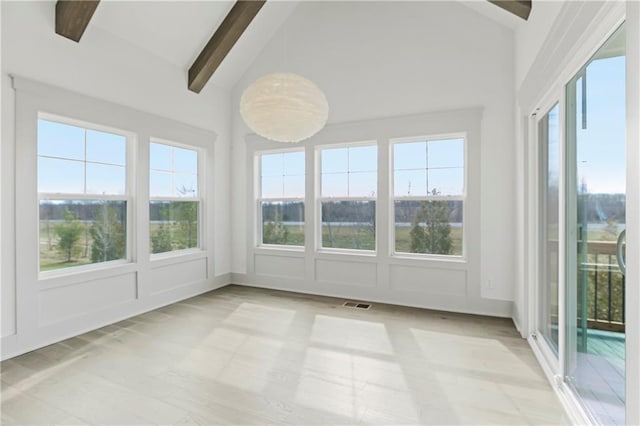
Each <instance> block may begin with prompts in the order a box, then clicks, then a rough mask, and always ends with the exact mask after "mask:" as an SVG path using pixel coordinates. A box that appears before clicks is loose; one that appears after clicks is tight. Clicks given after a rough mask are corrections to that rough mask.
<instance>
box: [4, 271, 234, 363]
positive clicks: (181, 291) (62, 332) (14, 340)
mask: <svg viewBox="0 0 640 426" xmlns="http://www.w3.org/2000/svg"><path fill="white" fill-rule="evenodd" d="M229 284H231V273H227V274H222V275H218V276H216V277H214V278H213V280H210V281H203V282H199V283H195V284H191V285H186V286H180V287H177V288H176V289H173V290H170V291H168V292H164V293H160V294H158V295H156V296H158V297H155V298H153V299H152V300H151V301H144V302H145V303H136V304H134V303H130V304H129V305H128V306H127V307H126V308H125V309H119V311H120V312H119V313H118V314H113V313H112V312H110V310H105V311H102V312H98V313H96V314H95V316H92V318H91V319H90V320H88V321H87V322H88V323H89V325H84V324H83V325H82V326H80V327H78V326H77V325H76V324H77V323H78V322H79V321H78V318H73V324H71V325H70V323H69V322H62V323H56V324H54V325H52V326H45V327H40V328H39V329H38V330H37V332H36V334H35V335H32V336H21V335H19V334H12V335H8V336H5V337H2V339H1V340H0V345H1V347H2V361H4V360H7V359H10V358H13V357H16V356H18V355H22V354H24V353H27V352H31V351H34V350H36V349H40V348H43V347H45V346H48V345H52V344H54V343H57V342H60V341H62V340H65V339H69V338H71V337H75V336H78V335H81V334H84V333H88V332H90V331H93V330H97V329H99V328H102V327H105V326H108V325H110V324H114V323H117V322H119V321H123V320H126V319H128V318H131V317H134V316H136V315H140V314H144V313H145V312H149V311H153V310H154V309H158V308H162V307H163V306H167V305H171V304H172V303H176V302H180V301H182V300H185V299H189V298H191V297H194V296H198V295H200V294H203V293H207V292H209V291H212V290H217V289H220V288H222V287H226V286H227V285H229Z"/></svg>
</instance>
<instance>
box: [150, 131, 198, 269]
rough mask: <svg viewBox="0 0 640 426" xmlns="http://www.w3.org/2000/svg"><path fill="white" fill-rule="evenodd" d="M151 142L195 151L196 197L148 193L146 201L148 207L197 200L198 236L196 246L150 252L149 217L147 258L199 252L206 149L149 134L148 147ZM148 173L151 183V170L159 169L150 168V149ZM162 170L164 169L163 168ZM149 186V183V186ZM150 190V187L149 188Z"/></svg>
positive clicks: (168, 171)
mask: <svg viewBox="0 0 640 426" xmlns="http://www.w3.org/2000/svg"><path fill="white" fill-rule="evenodd" d="M152 143H156V144H160V145H167V146H170V147H175V148H181V149H187V150H190V151H195V152H196V154H197V157H198V160H197V164H198V172H197V181H198V195H197V196H196V197H156V196H151V195H149V197H148V200H149V202H148V203H147V204H148V206H147V208H149V206H150V205H151V202H153V201H168V202H175V201H197V202H198V233H197V237H198V245H197V246H196V247H189V248H184V249H178V250H171V251H166V252H162V253H152V251H151V218H149V221H148V223H147V226H148V227H149V241H148V244H149V258H150V260H151V261H152V262H153V261H156V260H162V259H167V258H172V257H179V256H187V255H190V254H193V253H200V252H203V251H205V250H206V242H205V238H204V236H205V235H206V233H205V226H204V221H203V220H202V218H203V215H204V214H205V212H206V208H205V205H204V204H205V197H203V196H202V194H203V193H205V192H204V191H205V188H204V185H205V179H204V174H205V164H206V162H205V158H206V155H207V153H206V150H204V149H203V148H200V147H197V146H192V145H188V144H184V143H180V142H174V141H170V140H168V139H163V138H156V137H154V136H151V137H150V138H149V141H148V143H147V145H148V146H149V147H151V144H152ZM148 170H149V173H148V176H147V183H149V184H150V183H151V171H160V170H159V169H152V168H151V150H149V169H148ZM163 171H164V170H163ZM165 172H166V173H170V174H171V175H174V174H180V173H179V172H175V171H174V170H166V171H165ZM182 174H189V175H192V174H193V173H182ZM150 187H151V185H149V188H150ZM149 190H150V189H149Z"/></svg>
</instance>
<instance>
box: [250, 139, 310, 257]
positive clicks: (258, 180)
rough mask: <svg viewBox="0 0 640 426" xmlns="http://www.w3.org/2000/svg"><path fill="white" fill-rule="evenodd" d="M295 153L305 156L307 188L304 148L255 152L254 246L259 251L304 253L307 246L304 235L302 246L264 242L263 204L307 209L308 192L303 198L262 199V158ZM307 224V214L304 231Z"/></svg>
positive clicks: (305, 170) (305, 171)
mask: <svg viewBox="0 0 640 426" xmlns="http://www.w3.org/2000/svg"><path fill="white" fill-rule="evenodd" d="M293 152H301V153H302V154H303V155H304V165H305V168H304V178H305V188H306V179H307V176H308V174H307V167H306V155H307V154H306V152H305V149H304V147H296V148H283V149H274V150H260V151H255V153H254V164H253V170H254V184H253V190H254V196H253V198H254V203H253V204H254V209H253V211H254V214H255V218H256V220H255V227H254V229H255V231H254V232H253V234H254V243H253V246H254V247H255V248H257V249H264V250H285V251H292V252H304V251H305V246H306V242H307V238H308V236H307V235H306V232H305V235H304V241H305V242H304V244H302V245H299V246H297V245H292V244H265V243H263V242H262V236H263V231H262V225H263V222H262V203H264V202H276V203H302V208H303V211H304V209H305V208H306V207H305V204H306V191H305V194H304V195H303V196H302V197H264V198H263V197H262V161H261V159H262V156H263V155H275V154H287V153H293ZM306 223H307V216H306V214H305V218H304V223H303V224H302V227H303V229H304V228H305V225H306Z"/></svg>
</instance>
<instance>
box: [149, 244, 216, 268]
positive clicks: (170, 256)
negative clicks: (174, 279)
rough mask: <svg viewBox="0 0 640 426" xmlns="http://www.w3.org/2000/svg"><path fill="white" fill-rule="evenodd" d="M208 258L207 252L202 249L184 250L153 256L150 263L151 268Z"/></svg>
mask: <svg viewBox="0 0 640 426" xmlns="http://www.w3.org/2000/svg"><path fill="white" fill-rule="evenodd" d="M206 256H207V251H206V250H203V249H200V248H192V249H184V250H175V251H168V252H165V253H155V254H152V255H151V257H150V259H149V261H150V262H151V268H152V269H153V268H156V267H158V266H162V265H172V264H174V263H182V262H186V261H189V260H192V259H201V258H203V257H206Z"/></svg>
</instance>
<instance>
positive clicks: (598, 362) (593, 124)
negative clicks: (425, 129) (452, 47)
mask: <svg viewBox="0 0 640 426" xmlns="http://www.w3.org/2000/svg"><path fill="white" fill-rule="evenodd" d="M566 117H567V118H566V164H565V167H566V170H565V172H566V184H567V185H566V190H567V191H566V192H567V194H566V200H564V201H565V208H566V218H567V223H566V224H567V226H566V247H565V252H566V271H567V272H566V289H565V291H566V293H565V300H566V331H567V333H566V335H567V339H566V354H565V360H564V362H565V376H566V377H565V380H566V381H567V382H568V383H569V385H570V386H571V387H572V388H573V389H574V391H575V392H576V394H577V395H578V396H579V398H580V399H581V401H582V402H583V403H584V406H585V408H587V411H588V412H589V413H590V414H591V415H592V416H593V417H594V418H595V419H596V420H597V421H598V422H600V423H602V424H618V425H622V424H624V423H625V311H624V306H625V305H624V297H625V275H624V274H625V269H624V238H625V222H626V218H625V204H626V197H625V192H626V191H625V181H626V167H625V166H626V156H625V147H626V123H625V31H624V26H622V27H620V28H619V29H618V30H617V31H616V32H615V33H614V34H613V35H612V36H611V37H610V38H609V39H608V40H607V42H606V43H605V44H604V45H603V46H602V47H601V48H600V49H599V50H598V51H597V52H596V54H595V55H594V56H593V57H592V58H591V60H589V62H588V63H587V64H586V65H585V66H584V67H583V68H582V69H581V70H580V71H579V72H578V73H577V74H576V75H575V76H574V77H573V79H572V80H571V81H570V82H569V84H568V85H567V86H566Z"/></svg>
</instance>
